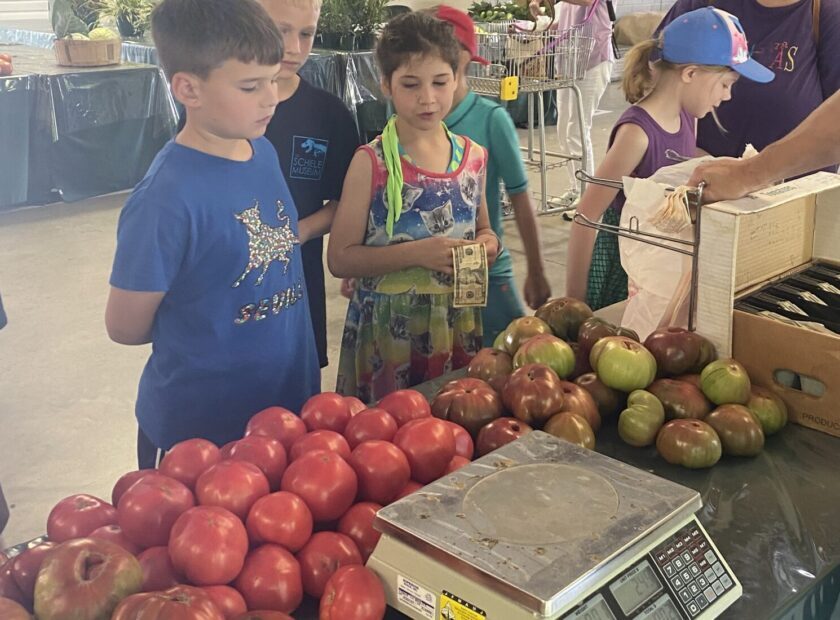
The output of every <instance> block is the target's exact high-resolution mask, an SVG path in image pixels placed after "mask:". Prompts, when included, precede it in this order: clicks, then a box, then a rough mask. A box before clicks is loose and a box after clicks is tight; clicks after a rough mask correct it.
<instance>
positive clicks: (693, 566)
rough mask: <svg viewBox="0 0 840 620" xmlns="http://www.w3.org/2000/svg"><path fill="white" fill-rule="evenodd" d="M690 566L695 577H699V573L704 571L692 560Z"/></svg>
mask: <svg viewBox="0 0 840 620" xmlns="http://www.w3.org/2000/svg"><path fill="white" fill-rule="evenodd" d="M688 568H689V570H690V571H691V574H692V575H694V576H695V577H697V575H699V574H700V573H702V572H703V571H701V570H700V567H699V566H697V564H695V563H694V562H692V563H691V564H690V565H689V567H688Z"/></svg>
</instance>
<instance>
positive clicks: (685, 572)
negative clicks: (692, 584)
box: [680, 569, 691, 583]
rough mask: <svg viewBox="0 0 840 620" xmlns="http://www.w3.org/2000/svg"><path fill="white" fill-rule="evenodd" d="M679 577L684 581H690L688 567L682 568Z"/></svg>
mask: <svg viewBox="0 0 840 620" xmlns="http://www.w3.org/2000/svg"><path fill="white" fill-rule="evenodd" d="M680 577H682V578H683V581H684V582H686V583H688V582H689V581H691V571H690V570H688V569H686V570H684V571H683V572H681V573H680Z"/></svg>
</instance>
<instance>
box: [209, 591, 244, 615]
mask: <svg viewBox="0 0 840 620" xmlns="http://www.w3.org/2000/svg"><path fill="white" fill-rule="evenodd" d="M201 589H202V590H204V593H205V594H207V596H209V597H210V600H211V601H213V603H214V604H215V605H216V607H218V608H219V610H220V611H221V612H222V615H224V617H225V620H233V618H236V617H237V616H239V615H241V614H244V613H245V612H246V611H248V605H246V604H245V599H244V598H242V595H241V594H240V593H239V592H237V591H236V590H234V589H233V588H231V587H230V586H204V587H203V588H201Z"/></svg>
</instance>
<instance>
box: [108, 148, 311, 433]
mask: <svg viewBox="0 0 840 620" xmlns="http://www.w3.org/2000/svg"><path fill="white" fill-rule="evenodd" d="M252 146H253V149H254V155H253V157H252V158H251V159H250V160H249V161H245V162H238V161H233V160H230V159H224V158H221V157H215V156H212V155H208V154H206V153H203V152H201V151H197V150H195V149H191V148H188V147H185V146H181V145H179V144H176V143H175V141H174V140H173V141H170V142H169V143H168V144H167V145H166V146H165V147H164V148H163V149H162V150H161V152H160V153H158V155H157V157H156V158H155V160H154V162H153V163H152V166H151V167H150V168H149V171H148V173H147V174H146V176H145V178H144V179H143V180H142V181H141V182H140V183H139V184H138V186H137V187H136V188H135V190H134V192H133V193H132V195H131V197H130V198H129V199H128V201H127V202H126V204H125V207H123V210H122V213H121V214H120V219H119V226H118V230H117V250H116V256H115V257H114V266H113V271H112V273H111V285H112V286H115V287H117V288H121V289H125V290H129V291H149V292H161V291H163V292H165V293H166V294H165V295H164V297H163V301H162V302H161V304H160V307H159V308H158V311H157V314H156V315H155V321H154V325H153V328H152V355H151V357H150V358H149V361H148V362H147V364H146V367H145V369H144V370H143V375H142V377H141V379H140V387H139V390H138V395H137V406H136V414H137V420H138V422H139V424H140V427H141V428H142V430H143V432H144V433H145V434H146V435H147V436H148V437H149V438H150V439H151V440H152V442H154V443H155V445H157V446H158V447H160V448H163V449H168V448H170V447H171V446H172V445H173V444H174V443H176V442H178V441H181V440H183V439H187V438H189V437H204V438H207V439H209V440H211V441H213V442H215V443H216V444H218V445H221V444H223V443H226V442H228V441H230V440H233V439H236V438H238V437H241V436H242V433H243V431H244V429H245V424H246V423H247V421H248V419H249V417H250V416H251V415H253V414H254V413H256V412H257V411H259V410H261V409H263V408H265V407H268V406H271V405H281V406H283V407H287V408H289V409H291V410H292V411H299V410H300V407H301V406H302V404H303V403H304V402H305V401H306V399H307V398H309V397H310V396H311V395H312V394H315V393H317V392H318V391H320V379H319V371H318V359H317V354H316V351H315V342H314V339H313V337H312V329H311V327H310V318H309V309H308V307H307V300H306V294H305V286H304V279H303V265H302V262H301V251H300V246H299V244H298V241H297V225H298V215H297V211H296V210H295V205H294V202H293V201H292V198H291V195H290V193H289V189H288V187H287V186H286V183H285V181H284V180H283V176H282V175H281V174H280V167H279V166H278V163H277V156H276V155H275V153H274V149H273V148H271V145H270V144H269V142H268V141H267V140H265V139H264V138H260V139H258V140H254V141H253V142H252Z"/></svg>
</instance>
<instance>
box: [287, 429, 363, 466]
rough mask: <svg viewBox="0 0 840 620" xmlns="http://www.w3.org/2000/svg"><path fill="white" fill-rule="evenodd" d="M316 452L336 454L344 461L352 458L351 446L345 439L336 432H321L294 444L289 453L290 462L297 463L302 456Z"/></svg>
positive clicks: (311, 434)
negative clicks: (325, 451) (326, 451)
mask: <svg viewBox="0 0 840 620" xmlns="http://www.w3.org/2000/svg"><path fill="white" fill-rule="evenodd" d="M315 450H329V451H330V452H336V453H338V454H339V455H341V458H343V459H344V460H347V459H348V458H350V444H348V443H347V440H346V439H345V438H344V437H342V436H341V435H340V434H339V433H336V432H335V431H329V430H320V431H312V432H311V433H307V434H306V435H304V436H303V437H301V438H300V439H298V440H297V441H296V442H295V443H293V444H292V449H291V451H290V452H289V460H290V461H296V460H297V459H299V458H300V457H301V455H303V454H306V453H307V452H314V451H315Z"/></svg>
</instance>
